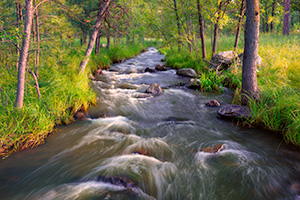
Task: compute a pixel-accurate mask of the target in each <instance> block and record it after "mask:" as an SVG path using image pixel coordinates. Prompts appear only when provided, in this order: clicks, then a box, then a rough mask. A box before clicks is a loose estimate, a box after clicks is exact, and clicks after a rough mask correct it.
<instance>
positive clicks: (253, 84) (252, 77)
mask: <svg viewBox="0 0 300 200" xmlns="http://www.w3.org/2000/svg"><path fill="white" fill-rule="evenodd" d="M259 21H260V16H259V0H246V27H245V48H244V58H243V71H242V104H243V105H247V104H248V102H249V99H256V98H258V86H257V74H256V70H257V65H256V57H257V52H258V43H259Z"/></svg>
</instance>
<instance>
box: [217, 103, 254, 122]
mask: <svg viewBox="0 0 300 200" xmlns="http://www.w3.org/2000/svg"><path fill="white" fill-rule="evenodd" d="M237 117H242V118H251V110H250V108H249V107H247V106H240V105H231V104H227V105H225V106H223V107H222V108H221V109H220V110H219V111H218V118H220V119H233V118H237Z"/></svg>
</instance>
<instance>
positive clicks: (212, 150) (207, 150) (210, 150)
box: [200, 144, 225, 153]
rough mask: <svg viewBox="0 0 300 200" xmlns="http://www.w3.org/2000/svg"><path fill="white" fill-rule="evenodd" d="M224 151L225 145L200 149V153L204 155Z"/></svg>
mask: <svg viewBox="0 0 300 200" xmlns="http://www.w3.org/2000/svg"><path fill="white" fill-rule="evenodd" d="M224 149H225V145H224V144H219V145H216V146H214V147H204V148H202V149H200V151H203V152H205V153H218V152H220V151H222V150H224Z"/></svg>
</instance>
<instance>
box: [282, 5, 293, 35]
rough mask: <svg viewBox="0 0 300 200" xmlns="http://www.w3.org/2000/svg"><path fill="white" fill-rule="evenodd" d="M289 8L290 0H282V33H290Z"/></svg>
mask: <svg viewBox="0 0 300 200" xmlns="http://www.w3.org/2000/svg"><path fill="white" fill-rule="evenodd" d="M290 10H291V1H290V0H284V13H283V35H289V34H290Z"/></svg>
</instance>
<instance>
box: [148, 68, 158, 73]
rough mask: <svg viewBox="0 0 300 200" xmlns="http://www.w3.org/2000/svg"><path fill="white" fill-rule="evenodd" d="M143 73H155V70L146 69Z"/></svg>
mask: <svg viewBox="0 0 300 200" xmlns="http://www.w3.org/2000/svg"><path fill="white" fill-rule="evenodd" d="M145 72H150V73H154V72H156V71H155V69H151V68H149V67H147V68H146V69H145Z"/></svg>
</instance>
